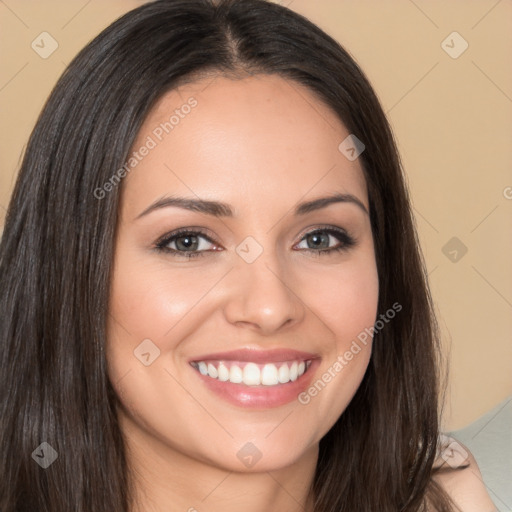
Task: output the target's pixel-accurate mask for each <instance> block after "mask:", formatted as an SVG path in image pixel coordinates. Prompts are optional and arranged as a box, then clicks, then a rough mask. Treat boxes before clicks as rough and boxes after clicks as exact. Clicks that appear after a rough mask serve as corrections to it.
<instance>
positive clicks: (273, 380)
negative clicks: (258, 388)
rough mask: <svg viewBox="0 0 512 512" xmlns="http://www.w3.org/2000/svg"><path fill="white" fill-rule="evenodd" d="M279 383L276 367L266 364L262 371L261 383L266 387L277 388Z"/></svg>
mask: <svg viewBox="0 0 512 512" xmlns="http://www.w3.org/2000/svg"><path fill="white" fill-rule="evenodd" d="M278 382H279V381H278V380H277V367H276V365H275V364H266V365H265V366H264V367H263V370H261V383H262V384H264V385H265V386H275V385H276V384H277V383H278Z"/></svg>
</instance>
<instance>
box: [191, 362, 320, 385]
mask: <svg viewBox="0 0 512 512" xmlns="http://www.w3.org/2000/svg"><path fill="white" fill-rule="evenodd" d="M311 363H312V360H311V359H306V360H296V361H281V362H278V363H273V362H270V363H265V364H257V363H254V362H247V361H216V360H206V361H192V362H191V363H190V364H191V365H192V367H193V368H195V369H196V370H197V371H198V372H199V373H200V374H201V375H207V376H208V377H210V378H212V379H217V380H219V381H221V382H231V383H232V384H242V385H244V386H259V385H262V386H279V385H280V384H287V383H288V382H295V381H296V380H297V379H298V378H299V377H300V376H302V375H304V373H305V372H306V371H307V370H308V369H309V368H310V366H311Z"/></svg>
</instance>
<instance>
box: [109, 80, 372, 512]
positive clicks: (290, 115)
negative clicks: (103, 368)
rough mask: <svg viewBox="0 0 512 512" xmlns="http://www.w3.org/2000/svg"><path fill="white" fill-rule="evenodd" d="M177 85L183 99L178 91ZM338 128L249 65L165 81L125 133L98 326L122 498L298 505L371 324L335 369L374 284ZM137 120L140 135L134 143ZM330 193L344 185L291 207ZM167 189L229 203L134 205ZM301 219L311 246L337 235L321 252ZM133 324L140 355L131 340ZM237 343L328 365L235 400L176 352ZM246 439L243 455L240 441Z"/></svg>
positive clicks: (234, 506)
mask: <svg viewBox="0 0 512 512" xmlns="http://www.w3.org/2000/svg"><path fill="white" fill-rule="evenodd" d="M191 97H193V98H194V99H195V100H196V101H197V104H196V106H195V107H194V108H192V109H185V108H182V107H183V105H185V104H187V101H188V100H189V99H190V98H191ZM176 109H179V111H180V112H181V114H182V115H180V116H179V120H178V121H177V123H176V124H175V125H174V126H173V128H172V130H169V133H163V132H162V128H161V127H162V123H165V122H167V121H169V117H170V115H171V114H172V113H173V112H174V111H175V110H176ZM185 112H187V113H186V114H184V113H185ZM176 119H178V118H176ZM159 127H160V130H158V128H159ZM348 135H349V133H348V131H347V130H346V128H345V127H344V125H343V124H342V123H341V122H340V120H339V119H338V118H337V116H336V115H335V114H334V113H333V112H332V111H330V109H329V108H327V107H326V106H325V105H324V104H323V103H322V102H321V101H319V100H318V98H316V97H315V96H314V95H313V94H312V93H311V92H310V91H309V90H308V89H306V88H304V87H302V86H299V85H298V84H296V83H291V82H289V81H286V80H285V79H283V78H280V77H276V76H262V75H258V76H254V77H249V78H245V79H243V80H229V79H227V78H222V77H218V78H216V79H215V80H213V81H212V80H211V79H208V80H206V79H205V80H202V81H199V82H196V83H194V84H188V85H186V86H183V87H180V88H179V89H178V90H173V91H171V92H169V93H167V94H166V95H165V96H163V97H162V99H161V100H160V101H159V103H158V104H157V105H156V106H155V107H154V108H153V110H152V111H151V112H150V114H149V116H148V117H147V119H146V121H145V122H144V124H143V126H142V128H141V130H140V132H139V135H138V137H137V140H136V141H135V143H134V145H133V148H132V151H138V154H139V156H140V155H142V153H144V155H143V158H140V162H139V163H138V164H137V166H136V168H134V169H133V170H132V171H131V172H130V173H129V174H128V175H127V176H126V178H125V179H124V181H123V183H122V187H123V191H122V197H121V205H120V211H119V226H118V234H117V239H116V249H115V257H114V274H113V281H112V289H111V304H110V316H109V325H108V340H107V359H108V361H109V376H110V379H111V381H112V383H113V385H114V388H115V390H116V392H117V394H118V396H119V398H120V401H121V407H120V408H119V410H118V417H119V421H120V424H121V428H122V431H123V433H124V435H125V436H126V440H127V444H128V458H129V461H128V462H129V465H130V467H131V468H132V469H133V472H134V475H133V478H134V480H133V488H134V494H135V497H136V500H135V504H134V506H133V511H132V512H139V511H141V512H142V511H144V512H164V511H165V512H169V511H173V512H174V511H189V512H193V511H194V510H197V511H199V512H201V511H202V510H208V511H209V512H220V511H222V512H231V511H239V510H240V509H243V510H244V511H246V512H260V511H262V510H265V511H269V512H272V511H280V512H282V511H290V512H295V511H297V512H298V511H305V512H313V508H312V501H311V499H308V495H309V494H308V489H309V487H310V485H311V483H312V481H313V476H314V471H315V467H316V464H317V457H318V444H319V441H320V439H321V438H322V437H323V436H324V435H325V434H326V432H327V431H328V430H329V429H330V428H331V427H332V425H333V424H334V423H335V422H336V420H337V419H338V417H339V416H340V415H341V414H342V413H343V411H344V410H345V408H346V407H347V405H348V404H349V402H350V401H351V399H352V397H353V396H354V394H355V392H356V390H357V388H358V386H359V385H360V383H361V380H362V378H363V375H364V373H365V370H366V368H367V365H368V361H369V358H370V355H371V342H372V340H371V336H370V337H369V338H368V339H367V342H366V343H365V344H362V343H359V345H360V346H359V349H360V350H359V351H358V352H357V354H355V355H354V356H353V357H352V358H350V360H349V361H346V360H345V363H346V365H344V366H343V369H342V370H341V371H337V372H336V371H334V370H333V365H334V364H335V362H336V361H339V359H338V357H339V356H342V357H343V355H344V354H345V353H346V352H347V351H349V349H350V347H351V346H353V345H352V344H353V342H354V340H356V339H357V336H358V335H359V334H360V333H361V332H364V330H365V329H367V328H369V327H371V326H373V325H374V323H375V320H376V314H377V301H378V293H379V287H378V276H377V269H376V262H375V254H374V245H373V237H372V230H371V225H370V219H369V216H368V213H367V212H368V210H369V205H368V196H367V190H366V183H365V179H364V175H363V171H362V168H361V166H360V163H359V160H358V159H355V160H353V161H351V160H349V159H347V158H346V157H345V156H344V154H342V153H341V152H340V151H339V149H338V146H339V144H340V142H342V141H343V140H344V139H345V138H346V137H347V136H348ZM148 137H149V138H150V139H152V141H153V142H154V143H155V144H154V147H151V148H150V150H148V151H144V150H142V151H139V150H140V148H141V147H142V146H144V145H147V146H153V145H152V144H150V143H148V141H149V139H148ZM334 193H339V194H345V195H350V196H351V197H352V198H355V199H354V201H344V202H335V203H331V204H329V205H328V206H325V207H323V208H320V209H316V210H314V211H309V212H307V213H305V214H303V215H296V214H295V213H294V209H295V208H296V206H297V205H298V204H299V203H303V202H305V201H311V200H313V199H317V198H320V197H326V196H331V195H333V194H334ZM164 196H165V197H169V196H184V197H187V198H191V199H195V200H198V199H202V200H208V201H221V202H223V203H227V204H228V205H229V207H230V208H231V210H232V211H233V216H232V217H226V216H224V217H217V216H213V215H210V214H207V213H204V212H199V211H190V210H186V209H183V208H179V207H177V206H167V207H161V208H157V209H153V210H151V211H148V208H150V207H151V205H152V204H154V203H155V201H157V200H159V199H161V198H163V197H164ZM357 203H360V204H357ZM179 228H187V230H191V231H197V230H200V231H201V233H199V234H197V235H195V238H194V241H195V242H197V245H195V246H194V248H193V249H192V251H193V252H195V253H202V255H200V256H198V257H192V258H190V259H187V258H186V257H185V256H184V255H183V254H184V253H186V247H184V245H185V244H184V242H190V238H189V239H187V240H185V239H186V237H184V236H181V238H174V239H173V241H170V242H168V243H167V245H166V247H167V248H168V249H174V251H175V252H174V253H173V252H169V251H168V252H164V251H157V250H156V245H157V242H158V241H159V240H161V239H162V237H164V235H167V234H171V233H172V232H174V231H175V230H177V229H179ZM331 228H337V229H341V230H344V231H345V232H346V233H347V234H348V235H349V236H350V237H352V239H353V240H354V244H353V245H350V244H349V245H346V244H345V241H346V239H344V238H343V237H342V238H338V237H337V235H335V234H332V232H329V233H326V232H325V229H331ZM318 230H320V232H318ZM322 230H324V231H322ZM315 232H316V234H317V235H320V238H321V244H320V248H321V249H327V248H330V249H332V248H335V247H339V246H342V247H343V250H341V251H335V250H331V252H329V253H327V252H326V253H324V254H321V255H320V254H318V251H319V249H318V248H316V246H315V245H314V244H313V243H312V241H311V236H312V235H311V233H313V234H314V233H315ZM307 235H308V236H307ZM247 237H250V238H249V239H248V238H247ZM317 240H318V238H317ZM178 242H180V243H179V244H178ZM176 251H178V252H176ZM247 255H249V256H254V260H253V261H251V262H250V263H249V262H248V261H247V259H245V258H246V257H247ZM244 256H245V258H244ZM143 340H150V341H149V342H147V341H146V342H145V343H149V344H148V345H145V347H146V349H145V353H146V354H148V353H149V354H150V356H151V359H152V362H151V363H150V364H148V365H145V364H143V363H142V362H141V359H140V358H138V357H136V356H135V354H134V351H135V352H136V351H137V349H138V347H139V346H141V342H143ZM238 348H248V349H254V350H256V351H261V350H270V349H275V348H285V349H295V350H300V351H306V352H310V353H314V354H315V356H316V357H317V361H318V362H319V363H318V366H317V367H315V368H314V370H313V369H312V370H311V371H312V372H313V375H312V382H316V381H317V380H319V379H323V380H324V382H326V380H327V379H328V377H324V376H325V375H327V374H330V375H331V378H330V379H328V382H327V384H326V385H325V387H323V388H322V389H321V391H320V392H318V393H317V394H315V395H314V396H309V395H308V396H309V400H308V401H307V403H301V402H299V401H298V399H296V398H295V399H294V400H291V401H290V402H288V403H285V404H284V405H280V406H272V407H259V408H254V407H253V408H251V407H241V406H237V405H234V404H233V403H229V402H228V401H226V400H224V399H223V398H219V396H218V395H216V394H215V393H213V392H212V391H211V389H209V388H208V387H207V386H206V385H205V382H204V379H203V378H202V376H201V375H200V374H199V372H198V371H197V369H195V368H194V367H192V366H191V365H190V360H192V359H194V358H196V357H198V356H200V355H203V354H207V353H211V352H219V351H230V350H234V349H238ZM156 351H159V352H158V355H157V356H155V354H157V352H156ZM148 357H149V356H146V359H147V358H148ZM153 358H154V359H153ZM284 385H286V384H284ZM248 443H250V444H249V445H248ZM247 446H251V447H252V448H251V450H256V451H255V452H253V455H254V454H256V455H258V456H259V457H260V458H259V460H257V462H256V463H255V464H253V465H248V464H247V463H245V462H244V460H243V459H242V457H241V456H240V450H241V449H247ZM254 447H256V448H254Z"/></svg>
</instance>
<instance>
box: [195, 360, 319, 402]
mask: <svg viewBox="0 0 512 512" xmlns="http://www.w3.org/2000/svg"><path fill="white" fill-rule="evenodd" d="M319 364H320V359H313V360H312V361H311V365H310V367H309V368H308V370H307V371H306V372H304V373H303V374H302V375H301V376H300V377H299V378H298V379H297V380H295V381H293V382H291V381H290V382H287V383H286V384H277V385H275V386H264V385H259V386H246V385H245V384H234V383H233V382H229V381H220V380H218V379H213V378H212V377H208V376H207V375H203V374H202V373H199V372H198V371H197V370H196V369H194V368H192V371H193V372H194V373H195V374H196V375H197V376H198V377H199V378H200V379H201V380H202V381H203V382H204V383H205V385H206V387H207V388H208V389H209V390H210V391H212V392H213V393H215V394H216V395H217V396H219V397H220V398H222V399H224V400H226V401H227V402H229V403H231V404H233V405H236V406H238V407H246V408H251V409H268V408H270V407H279V406H280V405H285V404H288V403H290V402H292V401H294V400H297V396H298V395H299V394H300V393H302V392H303V391H304V390H305V389H306V388H307V387H308V386H309V384H310V382H311V380H312V378H313V374H314V372H315V370H316V368H318V365H319Z"/></svg>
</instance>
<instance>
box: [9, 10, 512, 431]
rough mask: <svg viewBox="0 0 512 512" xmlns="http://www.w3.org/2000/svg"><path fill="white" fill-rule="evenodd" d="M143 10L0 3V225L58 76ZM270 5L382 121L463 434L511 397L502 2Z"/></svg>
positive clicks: (508, 37)
mask: <svg viewBox="0 0 512 512" xmlns="http://www.w3.org/2000/svg"><path fill="white" fill-rule="evenodd" d="M143 3H144V2H142V1H138V2H137V1H135V0H101V1H100V0H90V1H87V0H83V1H82V0H81V1H74V0H71V1H70V0H59V1H57V0H45V2H40V1H35V0H17V1H16V0H9V1H5V2H0V48H1V54H0V58H1V64H2V65H1V66H0V111H1V112H2V115H1V118H0V135H1V137H0V139H1V140H0V228H1V226H2V225H3V221H4V217H5V209H6V208H7V204H8V202H9V198H10V195H11V192H12V187H13V184H14V180H15V177H16V173H17V170H18V167H19V162H20V156H21V154H22V152H23V150H24V147H25V144H26V142H27V139H28V137H29V134H30V132H31V130H32V128H33V125H34V123H35V121H36V119H37V116H38V114H39V111H40V109H41V107H42V106H43V103H44V101H45V100H46V98H47V96H48V94H49V92H50V90H51V89H52V87H53V86H54V84H55V82H56V81H57V79H58V77H59V76H60V75H61V73H62V72H63V71H64V68H65V67H66V65H67V64H68V63H69V62H70V61H71V59H72V58H73V57H74V55H75V54H76V53H77V52H78V51H79V50H80V49H81V48H82V47H83V46H84V45H85V44H86V43H87V42H88V41H89V40H91V39H92V38H93V37H94V36H96V35H97V34H98V33H99V32H100V31H101V30H102V29H103V28H104V27H106V26H107V25H108V24H110V23H111V22H112V21H113V20H114V19H116V18H117V17H118V16H120V15H121V14H123V13H125V12H126V11H128V10H130V9H131V8H133V7H136V6H138V5H142V4H143ZM280 3H281V4H283V5H286V6H288V7H290V8H291V9H293V10H295V11H296V12H298V13H300V14H303V15H305V16H306V17H308V18H309V19H310V20H311V21H313V22H315V23H316V24H318V25H319V26H320V27H321V28H323V29H324V30H325V31H327V32H328V33H329V34H330V35H331V36H333V37H334V38H335V39H337V40H338V41H339V42H340V43H341V44H342V45H344V46H345V47H346V48H347V49H348V51H349V52H350V53H351V54H352V55H353V57H354V58H355V59H356V61H357V62H358V63H359V64H360V65H361V67H362V68H363V70H364V72H365V73H366V74H367V76H368V78H369V79H370V81H371V82H372V84H373V86H374V88H375V90H376V92H377V95H378V96H379V98H380V100H381V102H382V105H383V107H384V110H385V111H386V113H387V114H388V118H389V121H390V123H391V125H392V128H393V131H394V133H395V135H396V138H397V141H398V145H399V150H400V152H401V157H402V160H403V164H404V168H405V171H406V174H407V178H408V183H409V187H410V191H411V195H412V201H413V205H414V212H415V215H416V220H417V227H418V231H419V235H420V239H421V244H422V249H423V252H424V255H425V259H426V263H427V267H428V271H429V275H430V280H431V288H432V293H433V296H434V300H435V303H436V306H437V309H438V315H439V322H440V325H441V327H442V334H443V341H444V344H445V348H446V353H447V357H449V358H450V368H451V372H450V381H449V383H450V385H449V393H448V400H447V404H446V408H445V416H444V427H445V429H446V430H455V429H459V428H462V427H464V426H466V425H468V424H469V423H471V422H472V421H474V420H475V419H476V418H478V417H479V416H481V415H482V414H483V413H485V412H486V411H488V410H490V409H492V408H493V407H494V406H495V405H496V404H498V403H499V402H501V401H502V400H504V398H505V397H506V396H507V395H510V394H511V393H512V265H511V262H512V237H511V233H512V229H511V228H512V215H511V213H512V172H511V169H512V144H511V134H512V66H511V65H510V64H511V62H512V60H511V56H512V3H511V2H503V1H502V2H495V0H491V1H483V0H480V1H469V0H456V1H454V0H452V1H451V2H441V1H429V2H426V1H423V2H420V1H419V0H416V1H415V2H413V1H409V0H400V1H386V2H378V1H376V0H374V1H369V0H315V1H314V2H313V1H312V0H292V1H290V0H283V1H282V2H280ZM454 31H456V32H457V33H458V34H460V36H458V35H450V34H452V33H453V32H454ZM42 32H48V33H49V34H51V36H52V37H53V38H54V39H55V40H56V41H57V43H58V48H57V50H56V51H55V52H54V53H53V54H51V55H50V56H49V57H48V58H46V59H43V58H42V57H40V56H39V55H38V54H37V53H36V52H35V51H34V50H33V49H32V47H31V44H32V42H33V41H34V40H35V41H36V43H37V44H39V46H40V47H42V46H43V45H45V43H41V37H47V36H40V34H41V33H42ZM461 37H462V39H461ZM45 41H46V44H49V42H48V41H49V40H45ZM443 41H445V43H443ZM464 41H466V42H467V44H468V47H467V49H466V50H465V51H464V52H463V53H461V54H460V55H459V56H457V58H453V56H456V54H457V53H458V52H460V50H461V49H463V48H464V46H465V43H464ZM46 48H48V46H46ZM443 48H445V49H446V51H445V49H443ZM447 52H449V53H451V54H452V56H450V55H449V53H447ZM453 237H455V238H456V240H452V241H451V242H450V243H449V244H448V245H446V244H447V243H448V242H449V241H450V240H451V239H452V238H453ZM464 246H465V247H466V248H467V252H466V253H465V254H464V255H462V253H463V251H464ZM452 260H456V261H452Z"/></svg>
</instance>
